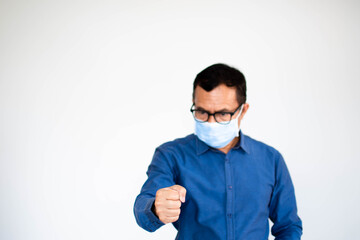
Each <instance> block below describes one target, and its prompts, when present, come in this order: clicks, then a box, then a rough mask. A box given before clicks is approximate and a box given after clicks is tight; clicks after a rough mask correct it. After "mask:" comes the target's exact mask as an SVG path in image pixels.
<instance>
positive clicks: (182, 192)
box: [169, 185, 186, 203]
mask: <svg viewBox="0 0 360 240" xmlns="http://www.w3.org/2000/svg"><path fill="white" fill-rule="evenodd" d="M169 188H170V189H172V190H175V191H177V192H178V193H179V195H180V201H181V202H182V203H184V202H185V197H186V189H185V188H184V187H183V186H180V185H173V186H171V187H169Z"/></svg>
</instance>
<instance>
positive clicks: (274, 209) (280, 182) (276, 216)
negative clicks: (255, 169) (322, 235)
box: [269, 153, 302, 240]
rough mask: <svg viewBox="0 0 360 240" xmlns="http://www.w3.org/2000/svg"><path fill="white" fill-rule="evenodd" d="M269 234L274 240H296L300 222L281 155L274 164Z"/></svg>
mask: <svg viewBox="0 0 360 240" xmlns="http://www.w3.org/2000/svg"><path fill="white" fill-rule="evenodd" d="M269 210H270V220H271V221H272V222H273V223H274V225H273V226H272V228H271V233H272V235H273V236H274V237H275V239H276V240H298V239H300V238H301V235H302V221H301V219H300V218H299V216H298V214H297V206H296V200H295V191H294V186H293V183H292V181H291V177H290V174H289V171H288V169H287V166H286V164H285V161H284V159H283V157H282V156H281V154H280V153H279V156H278V158H277V161H276V162H275V186H274V189H273V194H272V197H271V200H270V208H269Z"/></svg>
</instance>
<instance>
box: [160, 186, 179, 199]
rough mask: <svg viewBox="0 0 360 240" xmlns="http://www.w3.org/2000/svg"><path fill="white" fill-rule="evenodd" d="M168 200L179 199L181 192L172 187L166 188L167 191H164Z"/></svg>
mask: <svg viewBox="0 0 360 240" xmlns="http://www.w3.org/2000/svg"><path fill="white" fill-rule="evenodd" d="M164 196H165V199H166V200H171V201H176V200H177V201H179V200H180V194H179V192H178V191H176V190H174V189H171V188H170V187H169V188H167V189H166V192H165V193H164Z"/></svg>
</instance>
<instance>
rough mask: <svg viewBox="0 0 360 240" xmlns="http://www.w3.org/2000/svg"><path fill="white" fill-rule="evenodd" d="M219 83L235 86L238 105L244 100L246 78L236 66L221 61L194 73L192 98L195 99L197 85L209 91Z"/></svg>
mask: <svg viewBox="0 0 360 240" xmlns="http://www.w3.org/2000/svg"><path fill="white" fill-rule="evenodd" d="M221 84H225V85H226V86H228V87H235V88H236V96H237V101H238V102H239V104H240V105H241V104H243V103H245V102H246V80H245V77H244V75H243V74H242V73H241V72H240V71H239V70H237V69H236V68H233V67H230V66H228V65H226V64H223V63H217V64H214V65H211V66H209V67H207V68H205V69H204V70H202V71H201V72H200V73H198V75H196V78H195V80H194V88H193V99H195V88H196V87H197V86H200V87H202V88H203V89H204V90H205V91H207V92H210V91H211V90H213V89H214V88H216V87H217V86H219V85H221Z"/></svg>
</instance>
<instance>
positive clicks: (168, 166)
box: [134, 64, 302, 240]
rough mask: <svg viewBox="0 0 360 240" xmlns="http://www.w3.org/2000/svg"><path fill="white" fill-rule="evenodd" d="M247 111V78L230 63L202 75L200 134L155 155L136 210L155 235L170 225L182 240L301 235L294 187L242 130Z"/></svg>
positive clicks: (276, 161)
mask: <svg viewBox="0 0 360 240" xmlns="http://www.w3.org/2000/svg"><path fill="white" fill-rule="evenodd" d="M248 109H249V104H248V103H246V82H245V78H244V76H243V74H242V73H241V72H240V71H239V70H237V69H235V68H232V67H229V66H227V65H224V64H215V65H212V66H210V67H208V68H206V69H204V70H203V71H202V72H200V73H199V74H198V75H197V76H196V78H195V81H194V88H193V105H192V107H191V112H192V113H193V116H194V119H195V134H191V135H189V136H187V137H185V138H180V139H176V140H174V141H172V142H168V143H165V144H163V145H161V146H160V147H158V148H157V149H156V151H155V154H154V157H153V160H152V162H151V164H150V166H149V169H148V172H147V174H148V179H147V181H146V182H145V184H144V186H143V187H142V190H141V193H140V194H139V196H138V197H137V199H136V201H135V206H134V214H135V217H136V221H137V223H138V224H139V225H140V226H141V227H142V228H144V229H145V230H147V231H150V232H153V231H155V230H156V229H158V228H159V227H161V226H162V225H164V224H167V223H172V224H173V225H174V226H175V228H176V229H177V230H178V234H177V237H176V239H186V240H192V239H199V240H204V239H206V240H217V239H221V240H222V239H228V240H230V239H237V240H238V239H241V240H242V239H244V240H262V239H268V235H269V223H268V219H269V218H270V220H271V221H272V222H273V223H274V225H273V227H272V229H271V233H272V235H274V236H275V239H276V240H281V239H283V240H285V239H286V240H295V239H300V237H301V235H302V222H301V219H300V218H299V217H298V215H297V207H296V200H295V193H294V187H293V184H292V181H291V178H290V175H289V172H288V169H287V167H286V165H285V162H284V159H283V157H282V156H281V154H280V153H279V152H278V151H277V150H275V149H274V148H272V147H270V146H268V145H266V144H264V143H262V142H259V141H256V140H254V139H252V138H250V137H248V136H246V135H244V134H243V133H242V131H240V122H241V120H242V119H243V117H244V116H245V114H246V112H247V111H248Z"/></svg>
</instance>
